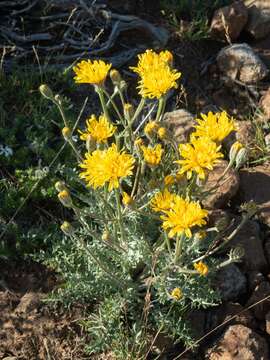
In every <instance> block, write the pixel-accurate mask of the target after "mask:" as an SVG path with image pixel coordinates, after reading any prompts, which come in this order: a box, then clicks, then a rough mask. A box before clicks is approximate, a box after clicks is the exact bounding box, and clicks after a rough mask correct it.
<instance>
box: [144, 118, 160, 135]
mask: <svg viewBox="0 0 270 360" xmlns="http://www.w3.org/2000/svg"><path fill="white" fill-rule="evenodd" d="M157 129H158V124H157V122H156V121H149V123H148V124H147V125H145V127H144V133H145V135H146V136H148V137H151V136H152V135H153V134H154V133H155V132H156V131H157Z"/></svg>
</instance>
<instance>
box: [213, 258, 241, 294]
mask: <svg viewBox="0 0 270 360" xmlns="http://www.w3.org/2000/svg"><path fill="white" fill-rule="evenodd" d="M215 285H216V286H217V288H218V289H219V291H220V294H221V298H222V300H224V301H234V300H237V299H238V298H239V296H240V295H242V294H244V293H245V292H246V290H247V279H246V277H245V276H244V275H243V274H242V272H241V271H240V270H239V268H238V267H237V266H236V265H235V264H230V265H229V266H226V267H224V268H222V269H221V270H220V271H219V272H218V273H217V275H216V279H215Z"/></svg>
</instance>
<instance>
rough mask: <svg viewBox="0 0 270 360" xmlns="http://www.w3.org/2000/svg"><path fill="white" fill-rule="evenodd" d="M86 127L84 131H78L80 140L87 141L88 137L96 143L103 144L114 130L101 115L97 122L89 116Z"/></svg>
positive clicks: (93, 117)
mask: <svg viewBox="0 0 270 360" xmlns="http://www.w3.org/2000/svg"><path fill="white" fill-rule="evenodd" d="M86 126H87V127H86V131H84V132H82V131H80V130H79V133H80V134H81V136H80V139H81V140H84V141H87V139H88V137H89V135H90V137H91V139H93V140H94V141H95V142H97V143H105V142H106V141H107V139H108V138H109V137H111V136H112V135H113V134H114V132H115V130H116V127H115V126H113V125H112V124H111V123H110V122H109V121H108V120H107V119H106V117H105V116H103V115H101V116H100V117H99V119H98V120H97V118H96V116H95V115H91V117H90V118H89V119H88V120H86Z"/></svg>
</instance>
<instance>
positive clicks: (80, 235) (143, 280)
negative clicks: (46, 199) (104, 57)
mask: <svg viewBox="0 0 270 360" xmlns="http://www.w3.org/2000/svg"><path fill="white" fill-rule="evenodd" d="M131 69H132V70H133V71H134V72H135V73H136V74H138V75H139V82H138V89H139V94H140V95H141V100H140V102H139V104H138V105H134V104H132V103H130V102H127V100H126V99H127V84H126V82H125V81H124V80H123V79H122V77H121V75H120V74H119V72H118V71H117V70H114V69H111V64H106V63H104V62H103V61H101V60H100V61H93V62H92V61H90V60H88V61H82V62H80V63H79V64H78V65H77V66H75V67H74V72H75V74H76V76H75V81H76V82H77V83H86V84H90V85H92V86H93V88H94V90H95V91H96V93H97V94H98V96H99V99H100V104H101V109H102V112H101V114H95V115H94V114H93V115H91V116H90V118H89V119H87V120H86V126H85V129H80V130H78V132H79V134H80V139H81V141H82V142H81V143H80V144H79V145H77V144H76V143H74V141H73V137H72V133H73V131H74V129H73V130H71V129H70V127H69V124H68V123H67V120H66V119H65V116H64V113H63V109H62V108H61V98H60V97H59V95H56V96H54V94H53V93H52V91H51V90H50V89H49V88H48V87H47V86H46V85H41V87H40V91H41V93H42V94H43V95H44V96H45V97H47V98H48V99H50V100H52V101H53V102H54V103H55V104H56V105H57V106H58V108H59V110H60V112H61V114H62V115H63V119H64V128H63V130H62V134H63V137H64V139H65V141H66V142H67V143H69V144H70V145H71V147H72V148H73V150H74V152H75V156H76V157H77V160H78V168H77V172H78V179H80V180H79V181H80V183H81V185H83V188H84V190H83V192H82V194H81V193H78V192H77V191H73V190H72V189H70V188H69V186H68V184H65V183H64V182H63V181H59V182H58V183H57V184H56V189H57V191H58V198H59V200H60V201H61V203H62V204H63V205H64V206H65V207H67V208H69V209H71V210H72V211H73V212H74V219H73V223H70V222H68V221H65V222H64V223H63V224H62V225H61V229H62V231H63V232H64V234H65V235H66V239H67V240H68V239H69V240H68V241H69V251H70V254H72V256H73V257H72V261H71V260H70V259H71V257H70V256H67V255H66V254H65V256H64V257H63V259H62V260H61V264H58V265H59V266H58V267H57V268H58V270H60V271H61V270H62V272H63V268H64V269H65V272H64V273H65V280H66V287H65V288H64V289H62V290H61V291H62V292H63V294H65V296H67V295H68V294H69V295H70V294H71V293H73V295H74V293H76V292H77V294H78V293H80V294H81V296H80V297H81V299H82V298H84V299H86V300H88V301H89V299H91V300H94V301H95V302H96V303H97V304H98V310H97V312H96V313H95V314H94V315H91V316H90V318H89V319H88V320H87V321H86V322H85V323H84V325H85V326H86V328H87V329H88V331H89V332H90V333H91V338H92V343H91V344H90V346H89V351H90V352H92V353H95V352H99V351H106V350H111V351H113V352H114V353H115V354H116V356H117V358H123V359H128V358H130V359H135V358H136V359H137V358H138V359H145V358H146V354H148V353H150V352H151V351H154V350H155V349H156V348H157V347H158V346H157V345H158V344H156V339H157V335H158V334H165V335H166V336H167V337H169V338H171V339H172V341H173V342H177V341H180V340H184V341H185V342H186V343H190V342H192V329H190V328H189V323H188V314H189V309H192V308H196V307H208V306H211V305H215V304H217V303H219V301H220V298H219V294H218V291H216V290H214V289H213V287H212V280H213V277H214V276H215V273H216V271H218V270H219V269H221V268H222V267H223V266H226V265H228V264H230V263H232V262H237V261H239V260H240V257H241V256H240V255H241V254H240V252H239V251H236V250H233V251H230V252H229V255H228V258H227V259H225V260H224V257H223V258H221V259H219V258H217V257H215V254H217V253H218V251H219V250H220V249H221V248H223V247H224V246H225V245H226V244H227V243H228V242H229V241H230V240H231V239H232V237H233V236H234V235H235V234H236V232H237V229H236V230H234V232H233V234H227V233H226V237H223V240H222V241H220V239H222V234H224V232H222V233H220V231H221V229H220V226H212V227H209V226H208V225H207V224H208V220H209V211H208V210H207V209H204V208H203V206H202V205H201V199H202V198H203V197H205V196H207V195H208V194H209V193H210V192H211V190H215V189H210V190H209V189H208V190H207V191H206V190H204V184H205V182H206V181H207V176H208V173H209V172H210V171H212V170H213V169H214V168H215V166H216V165H217V164H218V163H219V161H220V159H221V158H222V157H223V156H224V155H223V153H222V140H223V139H224V138H225V137H226V136H227V135H228V134H229V133H230V132H231V131H233V130H235V125H234V120H233V119H232V118H231V117H229V115H228V114H227V113H226V112H225V111H223V112H222V113H216V114H213V113H211V112H210V113H208V114H207V115H206V114H202V115H201V117H202V119H198V120H197V124H196V125H195V131H194V132H193V133H192V134H191V136H190V141H189V142H188V143H186V144H177V142H176V140H175V139H174V136H173V135H174V134H173V133H171V132H170V130H169V128H168V126H167V124H166V123H165V122H164V120H163V115H164V111H165V106H166V98H167V95H168V92H169V91H170V90H171V89H173V88H176V87H177V86H178V84H177V80H178V79H179V78H180V77H181V74H180V73H179V72H178V71H177V70H176V69H174V68H173V56H172V54H171V53H170V52H169V51H163V52H160V53H156V52H154V51H152V50H147V51H146V52H145V53H144V54H141V55H139V61H138V65H137V67H133V68H131ZM109 76H110V78H111V81H112V84H113V92H112V93H109V92H108V90H107V87H106V81H107V78H108V77H109ZM117 101H118V102H117ZM149 102H150V105H151V106H152V107H151V109H150V110H149V111H147V110H146V109H147V108H148V109H149V107H146V106H145V105H146V104H148V103H149ZM119 103H120V104H121V105H119ZM156 105H157V106H156ZM153 113H155V116H154V118H153V117H152V114H153ZM76 131H77V130H76ZM245 154H246V150H245V148H243V147H242V145H241V144H239V143H237V144H234V145H233V146H232V149H231V152H230V161H229V165H228V167H227V169H226V170H225V172H226V171H228V169H229V168H231V167H233V166H236V167H239V166H241V164H242V163H243V161H244V159H245ZM225 172H224V174H225ZM224 174H222V176H221V178H222V177H223V176H224ZM249 216H250V214H249V213H245V215H244V216H243V221H242V223H241V224H240V225H239V228H240V227H242V225H243V222H245V221H246V219H247V218H248V217H249ZM224 230H225V228H223V229H222V231H224ZM70 249H71V250H70ZM74 259H75V260H74Z"/></svg>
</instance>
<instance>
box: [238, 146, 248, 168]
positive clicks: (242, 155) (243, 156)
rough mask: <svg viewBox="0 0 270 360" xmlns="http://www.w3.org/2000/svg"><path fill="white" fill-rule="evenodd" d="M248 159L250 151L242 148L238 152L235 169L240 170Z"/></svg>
mask: <svg viewBox="0 0 270 360" xmlns="http://www.w3.org/2000/svg"><path fill="white" fill-rule="evenodd" d="M247 159H248V151H247V149H246V148H244V147H243V148H242V149H240V150H239V151H238V154H237V155H236V159H235V168H236V170H238V169H239V168H240V167H241V166H242V165H244V163H245V162H246V161H247Z"/></svg>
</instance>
